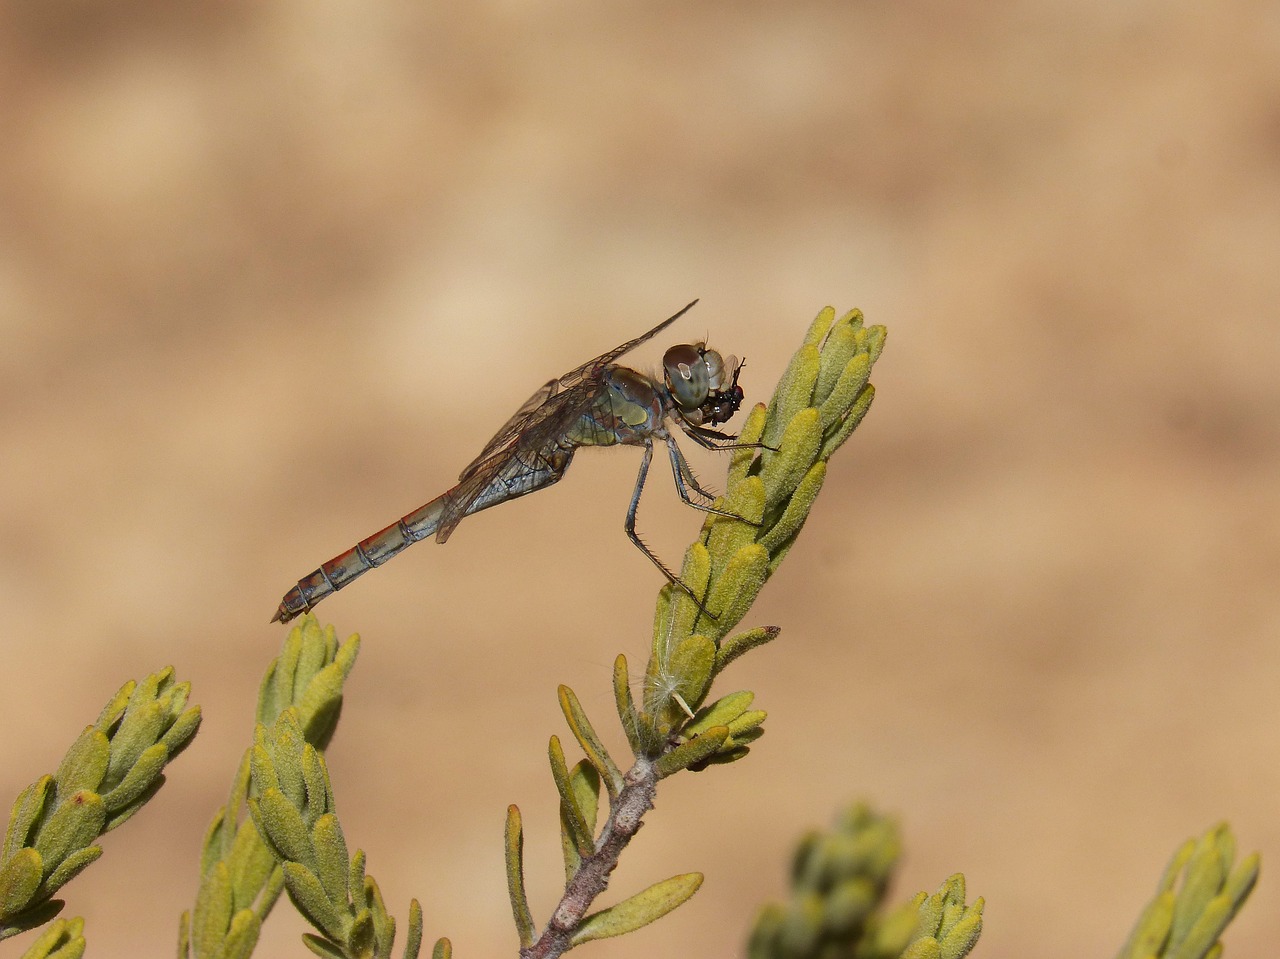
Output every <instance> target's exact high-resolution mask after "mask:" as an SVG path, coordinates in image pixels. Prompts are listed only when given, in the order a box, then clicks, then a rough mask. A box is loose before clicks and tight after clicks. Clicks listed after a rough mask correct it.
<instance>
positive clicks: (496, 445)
mask: <svg viewBox="0 0 1280 959" xmlns="http://www.w3.org/2000/svg"><path fill="white" fill-rule="evenodd" d="M697 302H698V301H697V300H694V301H693V303H690V304H689V305H688V306H686V307H685V308H684V309H682V310H680V311H679V312H678V313H676V314H675V315H673V316H669V317H667V318H666V319H665V320H663V321H662V322H661V323H659V324H658V325H657V326H655V327H654V328H653V329H651V330H650V331H649V332H648V333H642V334H641V335H640V336H637V337H636V338H635V339H634V340H627V342H625V343H623V344H622V345H621V346H616V347H614V348H613V349H611V350H610V351H609V352H608V353H601V354H600V355H599V356H597V357H596V358H595V359H592V360H588V361H587V362H586V363H583V364H582V365H581V366H579V367H576V368H575V369H572V370H570V371H569V372H568V373H566V374H564V376H561V377H559V378H558V379H554V380H550V381H548V382H547V383H545V384H544V385H543V386H541V387H539V389H538V390H537V392H535V393H534V394H533V395H532V396H531V397H529V398H528V399H527V400H525V401H524V404H523V405H522V406H521V407H520V409H518V410H516V411H515V413H514V414H513V415H512V417H511V419H509V420H507V421H506V422H505V423H504V424H503V425H502V428H501V429H500V430H498V432H496V433H494V434H493V438H492V439H490V440H489V442H488V443H486V444H485V447H484V449H482V450H481V451H480V455H478V456H477V457H476V458H475V459H474V460H472V461H471V462H470V463H468V464H467V467H466V469H464V470H463V471H462V473H461V474H460V475H459V476H458V480H459V482H461V483H466V482H467V480H468V479H470V478H471V477H472V476H474V475H475V474H476V473H477V472H479V471H480V468H481V466H482V464H484V463H485V462H486V461H488V460H489V459H490V458H491V457H493V456H494V454H496V453H499V452H500V451H502V450H503V449H505V448H506V447H507V446H508V445H509V444H510V443H511V441H512V440H514V439H515V438H516V437H517V436H520V435H522V434H526V433H528V432H530V431H531V430H532V431H534V432H535V433H536V432H542V431H543V430H544V429H545V424H546V422H547V421H548V420H549V419H551V418H555V417H562V418H563V419H564V421H565V425H566V426H567V425H568V422H569V421H571V420H572V419H573V416H572V415H565V414H564V410H565V408H566V403H565V402H564V401H563V400H562V401H561V402H560V403H558V404H554V405H552V404H550V400H551V399H552V397H561V396H563V395H564V393H565V392H566V391H569V390H572V389H574V388H577V387H579V386H580V385H581V384H582V383H583V381H584V380H586V379H587V378H588V376H589V375H590V374H591V373H593V372H594V371H596V370H600V369H603V368H604V367H606V366H608V365H609V364H610V363H612V362H613V361H614V360H616V359H617V358H618V357H620V356H621V355H622V354H623V353H626V352H628V351H629V350H634V349H635V348H636V347H637V346H639V345H640V344H641V343H643V342H645V341H646V340H649V339H652V338H653V337H654V336H656V335H658V334H659V333H661V332H662V331H663V330H665V329H666V328H667V327H668V326H670V325H671V324H672V323H674V322H675V321H676V320H678V319H680V317H682V316H684V315H685V314H686V313H688V312H689V310H691V309H693V305H694V303H697ZM583 399H584V400H589V399H590V397H589V396H584V397H583ZM567 405H572V406H575V407H576V406H577V404H576V403H569V404H567ZM543 407H549V408H547V409H544V408H543Z"/></svg>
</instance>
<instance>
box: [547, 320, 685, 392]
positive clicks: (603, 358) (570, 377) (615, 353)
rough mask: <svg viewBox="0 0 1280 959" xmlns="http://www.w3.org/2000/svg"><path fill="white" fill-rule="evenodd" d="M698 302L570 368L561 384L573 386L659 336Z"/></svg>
mask: <svg viewBox="0 0 1280 959" xmlns="http://www.w3.org/2000/svg"><path fill="white" fill-rule="evenodd" d="M697 302H698V301H697V300H694V301H693V303H690V304H689V305H688V306H686V307H685V308H684V309H682V310H680V311H679V312H678V313H675V314H673V315H672V316H669V317H667V318H666V319H665V320H663V321H662V322H661V323H659V324H658V325H657V326H655V327H654V328H653V329H651V330H650V331H649V332H648V333H641V334H640V335H639V336H637V337H636V338H635V339H634V340H627V342H625V343H623V344H622V345H621V346H615V347H614V348H613V349H611V350H610V351H609V352H608V353H601V354H600V355H599V356H597V357H596V358H595V359H594V360H588V361H587V362H586V363H583V364H582V365H581V366H579V367H578V368H577V369H573V370H570V371H569V372H568V373H566V374H565V375H564V376H562V377H560V380H559V383H560V385H561V386H563V387H569V386H573V385H574V384H576V383H580V382H582V380H583V379H585V378H586V377H587V376H588V375H589V374H590V373H591V372H592V371H594V370H598V369H600V368H602V367H605V366H608V365H609V364H610V363H612V362H613V361H614V360H616V359H617V358H618V357H620V356H621V355H622V354H623V353H627V352H629V351H630V350H634V349H635V348H636V347H637V346H639V345H640V344H641V343H643V342H645V340H650V339H652V338H653V337H655V336H657V335H658V334H659V333H661V332H662V331H663V330H665V329H666V328H667V327H668V326H670V325H671V324H672V323H674V322H675V321H676V320H678V319H680V317H682V316H684V315H685V314H686V313H688V312H689V311H690V310H691V309H693V306H694V304H695V303H697Z"/></svg>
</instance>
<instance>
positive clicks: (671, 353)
mask: <svg viewBox="0 0 1280 959" xmlns="http://www.w3.org/2000/svg"><path fill="white" fill-rule="evenodd" d="M662 367H663V370H664V372H665V375H666V381H667V391H668V392H669V393H670V394H671V398H672V399H673V400H675V403H676V407H677V408H678V409H679V411H680V415H681V416H682V417H684V419H685V420H687V421H688V422H690V423H692V424H693V425H694V426H717V425H719V424H720V423H725V422H727V421H728V420H730V419H731V418H732V417H733V414H734V413H736V412H738V407H739V406H741V405H742V399H743V393H742V387H740V386H739V385H738V374H739V373H740V372H741V371H742V363H741V362H740V361H739V360H738V359H737V357H734V356H730V357H728V359H727V360H726V359H725V358H724V357H722V356H721V355H720V354H719V353H717V352H716V351H715V350H709V349H707V348H706V344H705V343H682V344H681V345H680V346H673V347H671V349H669V350H667V352H666V354H665V355H664V356H663V357H662Z"/></svg>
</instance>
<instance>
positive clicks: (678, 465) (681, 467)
mask: <svg viewBox="0 0 1280 959" xmlns="http://www.w3.org/2000/svg"><path fill="white" fill-rule="evenodd" d="M667 453H668V455H670V457H671V475H672V476H673V477H675V481H676V492H677V493H679V494H680V498H681V499H682V500H684V501H685V503H686V504H688V505H689V506H692V507H693V508H694V509H698V510H702V512H704V513H714V514H715V515H716V516H727V517H729V519H736V520H740V521H741V522H743V523H750V524H751V525H752V526H759V525H760V524H759V523H755V522H752V521H751V520H749V519H747V518H746V517H745V516H739V515H738V514H737V513H734V512H732V511H731V510H727V509H720V508H719V507H716V506H708V505H706V504H703V503H695V502H694V501H693V500H692V499H691V498H690V496H689V490H690V489H692V490H693V491H694V492H695V493H697V494H698V495H699V496H705V497H706V498H707V499H709V500H714V499H715V494H713V493H710V492H708V491H707V490H705V489H703V488H702V487H701V486H699V485H698V480H697V479H696V478H695V477H694V475H693V470H692V469H691V468H690V466H689V461H688V460H686V459H685V458H684V454H683V453H682V452H680V447H679V446H678V445H677V444H676V441H675V437H673V436H670V435H668V436H667ZM685 484H688V486H686V485H685Z"/></svg>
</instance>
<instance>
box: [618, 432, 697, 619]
mask: <svg viewBox="0 0 1280 959" xmlns="http://www.w3.org/2000/svg"><path fill="white" fill-rule="evenodd" d="M652 461H653V441H652V440H648V439H646V441H645V444H644V458H643V459H641V460H640V471H639V472H638V473H637V474H636V488H635V491H634V492H633V493H632V494H631V505H630V506H628V507H627V521H626V523H625V524H624V525H623V529H625V530H626V532H627V539H629V540H631V542H632V543H634V544H635V545H636V548H637V549H639V550H640V552H642V553H644V555H645V556H648V557H649V562H651V563H653V565H654V566H656V567H658V569H660V570H661V571H662V575H663V576H665V577H666V578H667V581H668V582H669V583H671V585H672V586H676V587H678V588H679V589H681V590H683V591H684V593H685V595H687V596H688V597H689V598H690V599H691V600H693V602H694V604H695V605H696V606H697V607H698V609H699V610H700V611H701V612H702V613H703V614H705V615H707V616H709V617H711V619H713V620H714V619H715V618H716V616H715V614H714V613H712V612H711V611H710V610H709V609H707V608H706V607H705V606H703V605H702V601H701V600H700V599H698V597H697V596H695V595H694V593H693V590H692V589H690V588H689V586H688V585H687V584H686V583H685V581H684V580H682V579H681V578H680V577H679V576H677V575H676V574H675V573H673V572H671V570H669V569H667V566H666V564H665V563H663V562H662V560H660V559H658V556H657V554H656V553H654V551H653V550H651V549H650V548H649V547H648V546H646V545H645V544H644V542H643V541H642V540H641V539H640V537H639V536H638V535H637V534H636V510H637V509H638V508H639V507H640V494H641V493H642V492H643V491H644V481H645V479H646V478H647V477H648V476H649V464H650V463H651V462H652ZM673 465H674V464H673ZM676 485H677V486H679V485H680V484H679V483H677V484H676ZM685 502H686V503H689V502H690V501H689V500H687V499H686V500H685ZM690 505H691V506H696V505H697V504H696V503H690ZM699 508H700V509H702V508H705V507H699Z"/></svg>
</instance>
